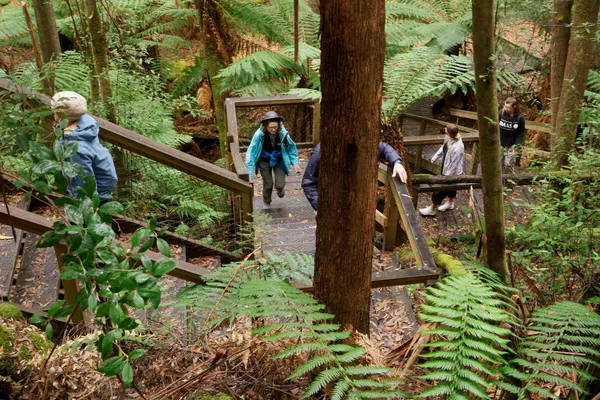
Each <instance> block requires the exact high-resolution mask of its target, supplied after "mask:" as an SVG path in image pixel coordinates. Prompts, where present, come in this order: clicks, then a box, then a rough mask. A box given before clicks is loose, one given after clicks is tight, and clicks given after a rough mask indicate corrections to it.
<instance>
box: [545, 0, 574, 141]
mask: <svg viewBox="0 0 600 400" xmlns="http://www.w3.org/2000/svg"><path fill="white" fill-rule="evenodd" d="M572 6H573V0H554V5H553V8H552V14H553V15H552V29H551V33H552V43H551V44H552V46H551V51H552V64H551V66H550V93H551V94H550V96H551V99H550V109H551V110H552V131H553V132H555V131H556V117H557V116H558V105H559V102H560V91H561V88H562V83H563V78H564V75H565V64H566V62H567V53H568V51H569V38H570V37H571V28H570V24H571V7H572Z"/></svg>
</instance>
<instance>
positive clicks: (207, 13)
mask: <svg viewBox="0 0 600 400" xmlns="http://www.w3.org/2000/svg"><path fill="white" fill-rule="evenodd" d="M195 1H196V8H197V9H198V13H199V16H200V27H201V38H202V53H203V54H202V59H203V60H204V64H205V68H206V72H207V74H208V80H209V82H210V87H211V90H212V96H213V110H215V118H216V120H217V127H218V128H219V144H220V148H221V155H222V156H225V155H226V153H227V132H226V130H225V118H226V116H225V99H226V98H227V97H229V93H230V92H229V91H228V90H226V88H224V87H223V83H222V80H221V79H220V78H217V75H218V74H219V72H221V70H222V69H223V68H225V67H227V66H228V65H229V64H231V62H232V53H233V52H232V51H231V49H230V48H229V46H230V44H231V41H232V39H231V35H230V34H229V32H228V27H227V26H226V25H225V21H224V19H223V16H222V15H221V12H220V6H219V5H218V3H217V1H216V0H195Z"/></svg>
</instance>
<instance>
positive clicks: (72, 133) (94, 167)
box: [51, 92, 117, 203]
mask: <svg viewBox="0 0 600 400" xmlns="http://www.w3.org/2000/svg"><path fill="white" fill-rule="evenodd" d="M51 107H52V111H53V112H54V118H55V120H56V121H60V120H61V119H62V118H63V117H64V118H67V119H68V120H69V123H68V124H67V126H66V127H65V128H64V139H61V140H64V141H65V142H77V144H78V146H77V153H75V154H74V155H73V156H71V157H69V158H68V159H67V161H69V162H72V163H77V164H79V165H81V166H82V167H83V172H84V174H91V175H92V176H93V177H94V179H95V181H96V192H97V193H98V197H99V198H100V202H101V203H105V202H107V201H108V200H109V199H110V196H111V194H112V192H113V190H114V189H115V187H116V186H117V172H116V170H115V165H114V163H113V159H112V156H111V155H110V153H109V152H108V150H107V149H106V148H105V147H104V146H102V144H101V143H100V140H98V134H99V133H100V128H99V127H98V123H97V122H96V120H95V119H94V118H92V116H91V115H89V114H87V101H86V99H85V98H84V97H83V96H81V95H80V94H79V93H76V92H59V93H56V94H55V95H54V96H53V97H52V102H51ZM84 182H85V180H84V177H80V176H77V177H74V178H72V179H71V185H70V186H69V193H70V195H71V196H73V197H75V198H77V188H79V187H83V185H84Z"/></svg>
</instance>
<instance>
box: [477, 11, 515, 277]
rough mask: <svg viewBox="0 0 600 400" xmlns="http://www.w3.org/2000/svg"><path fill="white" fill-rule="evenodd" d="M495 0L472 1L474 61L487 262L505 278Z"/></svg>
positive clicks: (506, 271) (507, 275)
mask: <svg viewBox="0 0 600 400" xmlns="http://www.w3.org/2000/svg"><path fill="white" fill-rule="evenodd" d="M494 22H495V21H494V1H493V0H477V1H474V2H473V26H476V27H477V29H474V30H473V61H474V64H475V92H476V93H475V97H476V99H477V122H478V126H479V146H480V149H481V154H485V157H482V159H481V174H482V182H481V186H482V189H483V195H484V196H483V206H484V215H485V227H486V235H487V257H486V259H487V264H488V266H489V267H490V268H491V269H492V270H494V271H496V272H497V273H498V274H499V275H500V276H501V277H502V279H505V280H506V279H507V278H508V277H509V274H508V270H507V266H506V252H505V251H506V239H505V235H504V196H503V193H502V167H501V151H500V133H499V131H498V108H497V107H498V99H497V96H496V61H495V60H496V55H495V53H494V49H495V48H496V46H495V43H494V42H495V34H494V26H495V23H494Z"/></svg>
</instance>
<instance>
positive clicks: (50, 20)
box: [33, 0, 61, 93]
mask: <svg viewBox="0 0 600 400" xmlns="http://www.w3.org/2000/svg"><path fill="white" fill-rule="evenodd" d="M33 10H34V11H35V21H36V24H37V27H38V36H39V38H40V47H41V49H42V59H43V60H44V64H48V63H49V62H52V61H55V60H56V59H57V58H58V57H59V56H60V53H61V50H60V41H59V40H58V28H57V27H56V17H55V16H54V7H53V5H52V1H51V0H33ZM46 85H47V86H48V88H49V90H50V92H51V93H52V92H53V91H54V77H53V76H50V77H49V78H48V80H47V82H46Z"/></svg>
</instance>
